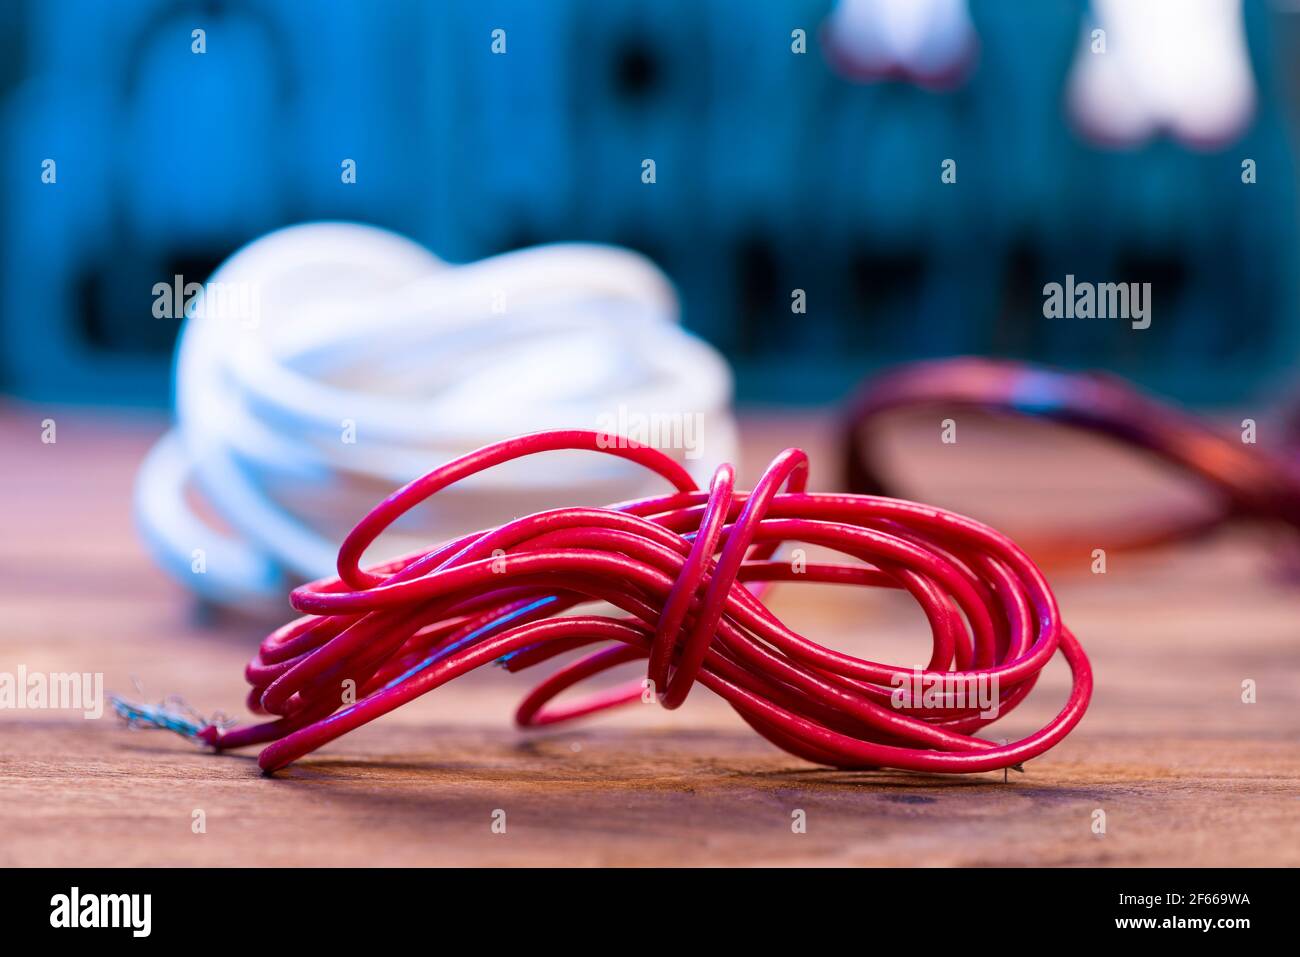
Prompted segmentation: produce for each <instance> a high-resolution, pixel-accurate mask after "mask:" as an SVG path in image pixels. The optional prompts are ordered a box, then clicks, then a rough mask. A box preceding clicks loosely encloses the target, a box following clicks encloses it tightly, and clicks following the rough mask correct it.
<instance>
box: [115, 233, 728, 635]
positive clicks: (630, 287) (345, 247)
mask: <svg viewBox="0 0 1300 957" xmlns="http://www.w3.org/2000/svg"><path fill="white" fill-rule="evenodd" d="M678 312H679V310H678V303H677V297H676V294H675V292H674V290H673V287H672V285H671V284H670V283H669V282H668V280H667V278H666V277H665V276H664V275H663V274H662V273H661V272H660V271H659V270H658V269H657V268H656V267H655V266H654V265H653V264H652V263H651V262H650V261H649V260H647V259H646V258H644V257H643V256H640V255H639V254H636V253H633V252H631V251H629V250H625V249H619V248H616V247H612V246H601V245H588V244H555V245H546V246H538V247H533V248H530V249H524V250H520V251H518V252H512V253H507V254H504V255H501V256H495V257H492V258H490V259H485V260H482V261H480V262H475V263H470V264H468V265H464V266H451V265H449V264H447V263H445V262H443V261H442V260H440V259H438V258H437V257H436V256H434V255H432V254H431V253H430V252H429V251H428V250H426V249H425V248H424V247H422V246H420V245H418V244H416V243H414V242H411V241H410V240H407V239H405V238H403V237H401V236H398V235H396V234H394V233H391V232H388V231H386V230H382V229H378V228H376V227H372V226H364V225H359V224H352V223H309V224H305V225H300V226H292V227H289V228H287V229H282V230H279V231H277V232H274V233H271V234H269V235H267V236H264V237H262V238H261V239H258V240H256V241H255V242H253V243H250V244H249V245H248V246H245V247H244V248H243V249H241V250H239V251H238V252H237V253H235V254H234V255H233V256H232V257H231V258H230V259H229V260H227V261H226V262H225V263H224V264H223V265H222V266H221V267H220V268H219V269H218V270H217V272H216V273H214V274H213V276H212V277H211V279H210V280H209V281H208V282H207V283H206V284H204V287H203V289H202V292H201V294H200V295H198V296H196V297H195V298H194V301H193V303H192V304H191V305H190V308H189V309H188V310H187V318H186V320H185V325H184V328H183V329H182V332H181V337H180V341H179V344H178V347H177V352H176V364H175V401H176V427H175V429H173V430H172V431H171V432H170V433H168V434H167V435H166V436H165V437H164V438H163V439H162V440H161V441H160V442H159V443H158V444H157V446H156V447H155V448H154V449H153V450H152V451H151V452H150V454H149V456H148V457H147V458H146V460H145V462H144V464H143V466H142V467H141V470H140V474H139V478H138V481H137V486H136V513H137V517H138V524H139V525H140V527H141V530H142V532H143V534H144V536H145V539H146V541H147V542H148V544H149V546H150V548H151V550H152V552H153V553H154V555H155V556H156V558H157V559H158V561H159V562H160V564H161V565H162V566H163V567H164V568H166V569H167V570H168V571H169V572H171V573H172V574H173V575H174V577H176V578H177V579H178V580H179V581H181V582H182V583H183V584H185V585H186V586H187V587H189V588H191V589H193V590H194V591H195V592H197V593H199V594H200V595H202V596H203V597H204V598H206V599H207V600H209V601H212V602H215V603H219V604H235V605H241V606H245V607H248V608H252V609H265V608H271V607H274V608H281V607H283V604H284V602H285V601H286V596H285V591H286V589H287V588H288V587H289V586H290V585H291V584H293V583H295V582H298V581H305V580H310V579H315V578H320V577H324V576H326V575H329V574H332V573H333V566H334V559H335V553H336V551H337V548H338V543H339V541H340V540H341V538H342V536H343V535H344V534H345V533H346V532H347V530H348V529H349V528H350V527H351V526H352V525H353V524H354V523H355V522H356V521H357V520H358V519H359V518H360V517H361V516H362V515H363V514H365V512H366V511H367V510H369V508H370V507H371V506H373V505H374V504H375V503H376V502H377V501H379V500H380V499H381V498H383V497H384V496H386V495H387V494H389V493H390V492H392V491H393V490H395V489H396V488H397V487H399V486H401V485H403V484H405V483H406V482H408V481H410V480H411V479H413V478H415V477H417V476H419V475H421V474H423V473H424V472H426V471H428V470H429V469H431V468H433V467H434V466H436V465H439V464H441V463H442V462H445V461H446V460H448V459H450V458H452V457H455V456H457V455H460V454H462V453H464V452H467V451H470V450H472V449H475V448H478V447H479V446H481V445H485V444H487V443H489V442H492V441H496V440H498V439H501V438H503V437H507V436H510V435H515V434H520V433H524V432H532V431H537V430H539V429H548V428H566V427H567V428H587V429H597V430H600V431H609V432H615V431H618V432H625V433H627V434H629V436H630V437H631V438H634V439H638V440H640V441H648V442H649V443H650V444H654V445H658V446H659V447H661V448H663V449H664V450H665V451H666V452H668V453H669V454H672V455H674V456H676V457H678V458H680V459H681V460H682V461H683V463H684V464H685V465H686V467H687V468H688V469H690V470H691V472H692V474H694V475H695V476H696V477H697V479H699V480H700V481H701V482H702V484H703V483H706V482H707V478H708V476H709V475H710V474H711V473H712V470H713V469H714V468H715V467H716V465H717V464H718V463H720V462H723V461H728V460H731V458H732V457H733V453H734V449H735V427H734V423H733V421H732V419H731V415H730V412H729V407H730V401H731V393H732V380H731V374H730V371H729V369H728V368H727V365H726V363H725V361H724V360H723V359H722V358H721V356H719V355H718V354H717V353H716V352H715V351H714V350H713V349H712V348H711V347H709V346H708V345H707V344H705V343H704V342H702V341H701V340H699V339H697V338H695V337H694V336H692V335H690V334H689V333H687V332H685V331H684V330H683V329H682V328H681V327H680V326H679V325H678ZM541 462H542V464H543V466H544V467H543V468H538V467H537V465H536V464H534V463H532V462H531V461H530V462H528V463H513V465H515V466H516V467H510V466H505V467H502V468H500V469H496V470H493V471H492V472H490V473H487V474H484V475H482V476H476V477H475V478H474V479H473V480H470V481H466V482H465V483H462V484H461V485H458V486H455V487H454V488H452V489H448V490H447V491H446V492H443V493H440V494H439V495H438V496H437V504H436V508H435V507H434V506H433V505H432V504H430V505H429V506H426V507H425V508H424V509H423V510H421V511H420V513H419V514H418V515H416V516H414V518H413V521H412V522H410V523H407V524H406V525H405V526H404V527H403V528H401V529H398V530H397V531H396V532H395V534H394V535H392V536H389V537H386V538H385V539H384V540H383V541H381V543H380V548H381V549H382V551H381V552H378V553H376V555H374V556H373V557H374V558H376V559H379V558H384V557H387V556H390V555H394V554H398V553H400V552H402V551H406V550H409V549H411V548H414V547H416V546H417V545H419V544H421V543H423V544H427V543H428V542H429V541H430V540H431V539H433V540H440V539H444V538H449V537H451V536H453V535H456V534H459V533H462V532H468V531H470V530H473V529H475V528H481V527H485V526H486V525H490V524H494V523H496V522H500V521H503V520H505V519H507V518H510V517H514V516H515V515H518V514H521V513H524V512H528V511H536V510H538V509H542V508H548V507H555V506H560V505H572V504H591V503H593V502H611V501H618V500H621V499H627V498H632V497H636V496H638V495H642V494H648V493H651V492H653V491H655V490H656V488H657V487H652V486H647V485H645V484H644V482H643V480H642V479H641V478H640V476H638V475H637V473H636V470H634V469H632V468H630V467H628V466H627V464H626V463H624V462H622V461H620V460H616V459H613V458H611V457H609V456H599V455H591V456H557V457H556V458H555V460H554V461H553V462H552V461H550V460H549V459H542V460H541ZM417 539H418V540H417Z"/></svg>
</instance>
